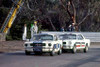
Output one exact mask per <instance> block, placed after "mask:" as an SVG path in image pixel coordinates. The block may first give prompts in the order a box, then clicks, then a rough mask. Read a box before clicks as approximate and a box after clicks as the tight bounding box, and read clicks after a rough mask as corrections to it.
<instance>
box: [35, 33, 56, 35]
mask: <svg viewBox="0 0 100 67" xmlns="http://www.w3.org/2000/svg"><path fill="white" fill-rule="evenodd" d="M34 35H55V34H49V33H39V34H34Z"/></svg>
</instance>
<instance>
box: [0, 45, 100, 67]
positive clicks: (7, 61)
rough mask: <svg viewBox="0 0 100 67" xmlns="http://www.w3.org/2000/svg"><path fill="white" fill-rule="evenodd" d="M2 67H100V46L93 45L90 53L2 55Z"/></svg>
mask: <svg viewBox="0 0 100 67" xmlns="http://www.w3.org/2000/svg"><path fill="white" fill-rule="evenodd" d="M0 67H100V45H96V44H95V45H91V47H90V48H89V51H88V53H84V52H82V51H78V52H77V53H76V54H72V53H70V52H67V53H63V54H62V55H55V56H49V54H43V55H34V54H31V55H28V56H26V55H25V54H24V51H18V52H13V53H1V54H0Z"/></svg>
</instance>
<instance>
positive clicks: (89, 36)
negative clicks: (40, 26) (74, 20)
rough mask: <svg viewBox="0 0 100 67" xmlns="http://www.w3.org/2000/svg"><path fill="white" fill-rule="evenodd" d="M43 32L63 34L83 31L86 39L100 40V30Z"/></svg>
mask: <svg viewBox="0 0 100 67" xmlns="http://www.w3.org/2000/svg"><path fill="white" fill-rule="evenodd" d="M42 33H53V34H62V33H81V34H83V35H84V37H85V38H86V39H90V41H91V42H100V32H53V31H51V32H49V31H46V32H45V31H42Z"/></svg>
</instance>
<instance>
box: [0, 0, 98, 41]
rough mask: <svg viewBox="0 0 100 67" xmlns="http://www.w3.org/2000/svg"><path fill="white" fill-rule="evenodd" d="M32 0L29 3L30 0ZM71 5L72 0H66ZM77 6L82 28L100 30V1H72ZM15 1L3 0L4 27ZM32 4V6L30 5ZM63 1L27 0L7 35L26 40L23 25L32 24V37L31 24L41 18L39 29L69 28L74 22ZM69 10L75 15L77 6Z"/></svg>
mask: <svg viewBox="0 0 100 67" xmlns="http://www.w3.org/2000/svg"><path fill="white" fill-rule="evenodd" d="M27 1H28V2H27ZM62 1H63V5H64V6H65V7H66V8H67V5H68V1H70V0H62ZM71 1H73V4H74V5H75V9H76V17H75V18H76V23H77V24H79V30H80V31H87V32H88V31H89V32H100V11H99V10H100V7H99V6H100V0H71ZM11 5H12V2H11V0H1V2H0V26H2V23H3V22H4V19H5V18H6V16H7V14H8V12H9V8H11ZM27 5H29V7H28V6H27ZM63 5H62V4H61V2H60V0H26V1H25V3H24V4H23V6H22V7H21V9H20V12H19V13H18V14H17V18H16V19H15V21H14V23H13V25H12V28H11V29H10V32H9V34H8V36H7V38H8V39H17V40H21V39H22V33H23V25H24V24H25V23H26V24H27V27H28V37H27V38H30V25H31V24H32V23H33V22H34V21H35V20H37V21H38V27H39V31H43V30H45V31H47V30H48V31H60V28H61V27H64V28H65V30H66V31H67V28H68V26H69V25H70V24H71V23H72V21H71V18H70V16H69V14H68V12H67V11H66V10H65V9H64V8H63ZM69 11H70V13H71V14H72V15H73V8H72V6H69Z"/></svg>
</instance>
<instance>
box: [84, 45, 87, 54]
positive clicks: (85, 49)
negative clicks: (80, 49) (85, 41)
mask: <svg viewBox="0 0 100 67" xmlns="http://www.w3.org/2000/svg"><path fill="white" fill-rule="evenodd" d="M87 52H88V46H87V45H86V46H85V48H84V53H87Z"/></svg>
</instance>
